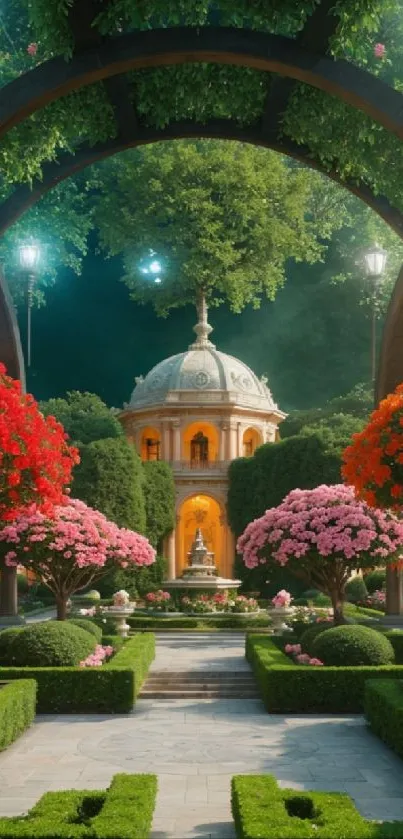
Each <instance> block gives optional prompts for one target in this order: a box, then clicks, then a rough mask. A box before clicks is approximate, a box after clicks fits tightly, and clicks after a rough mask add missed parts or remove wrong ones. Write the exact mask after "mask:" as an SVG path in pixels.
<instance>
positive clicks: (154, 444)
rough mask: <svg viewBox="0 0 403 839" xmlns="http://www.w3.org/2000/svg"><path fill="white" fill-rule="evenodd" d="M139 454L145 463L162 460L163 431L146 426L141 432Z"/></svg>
mask: <svg viewBox="0 0 403 839" xmlns="http://www.w3.org/2000/svg"><path fill="white" fill-rule="evenodd" d="M138 437H139V440H138V453H139V455H140V457H141V459H142V460H143V461H150V460H160V458H161V430H160V429H159V428H155V427H154V426H151V425H146V426H145V427H144V428H141V429H140V431H139V435H138Z"/></svg>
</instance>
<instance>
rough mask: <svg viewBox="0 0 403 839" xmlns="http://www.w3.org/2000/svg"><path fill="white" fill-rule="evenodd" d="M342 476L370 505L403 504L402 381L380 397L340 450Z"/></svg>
mask: <svg viewBox="0 0 403 839" xmlns="http://www.w3.org/2000/svg"><path fill="white" fill-rule="evenodd" d="M343 461H344V465H343V467H342V475H343V478H344V480H345V482H346V483H347V484H350V486H352V487H354V490H355V494H356V496H357V497H358V498H361V499H363V500H364V501H366V502H367V504H369V505H370V506H371V507H380V508H383V509H397V510H400V509H401V508H402V504H403V384H401V385H399V386H398V387H397V388H396V390H395V391H394V393H391V394H389V396H387V397H386V399H383V400H382V402H381V403H380V404H379V407H378V408H377V409H376V410H375V411H374V412H373V413H372V414H371V418H370V420H369V422H368V424H367V425H366V426H365V428H364V429H363V430H362V431H360V432H359V433H358V434H353V437H352V443H351V445H350V446H348V447H347V448H346V449H345V451H344V452H343Z"/></svg>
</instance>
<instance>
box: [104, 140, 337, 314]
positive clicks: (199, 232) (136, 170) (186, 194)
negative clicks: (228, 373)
mask: <svg viewBox="0 0 403 839" xmlns="http://www.w3.org/2000/svg"><path fill="white" fill-rule="evenodd" d="M95 183H96V184H97V185H98V186H99V189H100V193H101V194H100V195H99V196H98V198H97V200H96V209H95V223H96V225H97V227H98V228H99V232H100V239H101V244H102V246H103V247H104V248H105V249H106V250H107V251H108V252H109V253H110V254H117V253H123V254H124V262H125V269H126V273H125V277H124V279H125V281H126V283H127V284H128V285H129V287H130V289H131V292H132V297H133V299H135V300H138V301H140V302H147V301H151V302H152V303H153V305H154V307H155V309H156V310H157V312H158V313H159V314H166V313H167V311H168V310H169V309H170V308H172V307H175V306H183V305H185V304H186V303H191V302H194V300H195V297H196V296H197V294H198V293H200V292H203V293H204V295H205V297H206V298H207V300H208V302H209V303H210V304H213V305H217V304H219V303H221V302H223V301H225V302H227V304H228V305H229V307H230V309H231V310H232V311H234V312H240V311H241V310H242V309H243V308H244V307H245V306H246V305H247V304H248V303H250V304H252V306H254V307H258V306H259V304H260V300H261V298H262V296H266V297H268V298H269V299H273V298H274V297H275V294H276V291H277V289H278V288H280V287H281V286H282V285H283V283H284V280H285V270H286V264H287V261H288V260H290V259H293V260H294V261H296V262H301V261H305V262H308V263H313V262H315V261H318V260H320V259H321V258H322V256H323V254H324V252H325V248H324V244H323V241H324V240H326V239H328V238H329V237H330V236H331V234H332V232H333V231H334V230H337V229H338V228H340V227H341V226H342V224H343V222H344V221H345V219H346V211H345V199H344V195H343V193H342V192H341V190H340V189H338V190H337V189H336V188H334V187H333V186H332V185H329V184H327V185H326V188H325V187H324V182H323V178H321V177H320V176H319V175H317V174H316V173H312V172H309V171H308V170H307V169H304V168H303V167H300V166H297V165H290V164H289V163H288V162H287V161H285V160H284V159H283V158H281V157H280V156H279V155H277V154H275V153H274V152H271V151H268V150H266V149H258V148H254V147H250V146H245V145H243V144H240V143H234V142H223V141H222V142H217V141H211V140H204V141H180V142H177V143H170V144H163V145H156V146H152V147H148V148H145V149H139V150H135V151H131V152H128V153H126V154H125V155H122V156H120V157H119V158H116V159H115V160H114V161H112V162H109V163H108V164H107V165H106V166H105V167H103V168H102V167H101V168H100V169H99V170H98V181H97V180H95ZM329 191H331V192H332V198H333V200H332V201H329V200H328V196H329ZM313 199H315V202H314V200H313ZM117 205H118V206H119V212H116V206H117ZM153 260H155V262H156V263H158V262H160V263H161V277H160V278H159V279H160V282H159V283H158V284H156V283H155V278H156V275H155V274H152V273H150V271H149V270H148V269H149V265H150V262H152V261H153Z"/></svg>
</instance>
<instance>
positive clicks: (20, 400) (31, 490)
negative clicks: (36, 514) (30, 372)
mask: <svg viewBox="0 0 403 839" xmlns="http://www.w3.org/2000/svg"><path fill="white" fill-rule="evenodd" d="M76 463H79V456H78V452H77V450H76V449H74V448H72V447H71V446H69V445H68V444H67V435H66V434H65V432H64V429H63V426H62V425H60V423H58V422H56V420H55V419H54V417H46V418H45V417H44V416H43V414H41V412H40V410H39V407H38V404H37V402H36V401H35V399H34V398H33V396H31V395H30V394H23V393H22V391H21V384H20V382H19V381H16V380H15V379H12V378H11V377H10V376H7V375H6V368H5V366H4V364H0V519H2V520H3V521H12V520H13V519H15V518H16V517H17V516H19V515H20V514H21V512H22V511H23V510H24V509H25V508H26V507H27V506H28V505H30V504H33V503H34V504H35V505H36V507H37V508H38V509H39V510H41V511H42V512H44V513H46V514H48V515H49V514H51V512H52V509H53V507H54V505H55V504H60V503H62V502H63V499H64V493H65V491H66V487H67V486H68V484H69V482H70V480H71V472H72V468H73V466H74V465H75V464H76Z"/></svg>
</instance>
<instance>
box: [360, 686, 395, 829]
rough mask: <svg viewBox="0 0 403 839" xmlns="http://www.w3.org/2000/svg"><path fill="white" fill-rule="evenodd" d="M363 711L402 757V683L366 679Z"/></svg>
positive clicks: (385, 741)
mask: <svg viewBox="0 0 403 839" xmlns="http://www.w3.org/2000/svg"><path fill="white" fill-rule="evenodd" d="M364 713H365V716H366V718H367V721H368V723H369V725H370V727H371V729H372V731H373V732H374V733H375V734H377V735H378V737H380V738H381V740H383V741H384V743H387V745H388V746H390V748H391V749H393V750H394V751H395V752H397V754H398V755H400V757H403V685H402V684H401V683H400V682H399V681H396V680H395V679H380V680H379V681H378V680H375V679H372V680H370V681H368V682H367V683H366V685H365V694H364ZM402 835H403V833H402Z"/></svg>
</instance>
